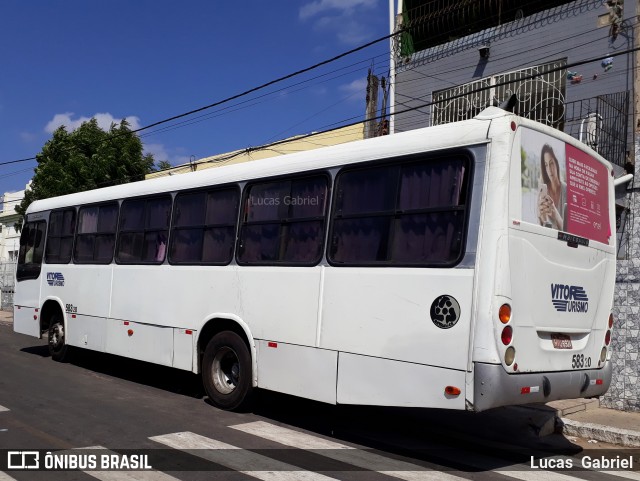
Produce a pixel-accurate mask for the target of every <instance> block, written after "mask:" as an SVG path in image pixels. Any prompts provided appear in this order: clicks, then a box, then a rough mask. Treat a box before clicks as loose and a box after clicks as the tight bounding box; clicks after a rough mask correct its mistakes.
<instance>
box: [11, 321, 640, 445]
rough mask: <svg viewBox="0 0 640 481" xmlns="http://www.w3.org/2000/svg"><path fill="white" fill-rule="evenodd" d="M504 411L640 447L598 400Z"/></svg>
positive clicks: (629, 425) (629, 415)
mask: <svg viewBox="0 0 640 481" xmlns="http://www.w3.org/2000/svg"><path fill="white" fill-rule="evenodd" d="M12 323H13V311H12V310H10V311H3V310H0V324H12ZM502 409H506V410H507V411H508V414H507V413H506V412H503V413H502V414H500V413H498V412H496V413H493V414H494V415H496V416H500V415H508V416H509V417H510V418H512V420H513V421H515V422H516V424H517V421H516V419H517V418H521V419H522V420H523V422H525V425H529V426H530V427H532V428H533V430H534V431H535V433H536V435H537V436H539V437H544V436H547V435H550V434H552V433H554V432H562V434H564V435H565V436H575V437H579V438H583V439H585V440H587V441H588V440H595V441H599V442H604V443H609V444H615V445H618V446H626V447H640V412H624V411H616V410H615V409H608V408H603V407H600V402H599V401H598V400H597V399H569V400H563V401H553V402H550V403H547V404H531V405H524V406H511V407H507V408H502Z"/></svg>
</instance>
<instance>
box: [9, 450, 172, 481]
mask: <svg viewBox="0 0 640 481" xmlns="http://www.w3.org/2000/svg"><path fill="white" fill-rule="evenodd" d="M78 449H79V450H95V451H97V450H100V451H104V453H105V454H116V453H114V452H113V451H110V450H108V449H107V448H105V447H103V446H90V447H86V448H78ZM84 473H86V474H88V475H89V476H92V477H94V478H97V479H99V480H100V481H180V480H179V479H178V478H174V477H173V476H170V475H168V474H165V473H163V472H162V471H149V470H148V471H124V470H123V471H84ZM0 481H3V480H2V478H1V477H0Z"/></svg>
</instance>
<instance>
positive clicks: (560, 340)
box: [551, 333, 573, 349]
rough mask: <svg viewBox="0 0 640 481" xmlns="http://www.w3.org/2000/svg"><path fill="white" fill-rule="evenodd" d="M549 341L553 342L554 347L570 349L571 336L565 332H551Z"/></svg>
mask: <svg viewBox="0 0 640 481" xmlns="http://www.w3.org/2000/svg"><path fill="white" fill-rule="evenodd" d="M551 342H553V348H554V349H572V348H573V346H572V345H571V338H570V337H569V336H567V335H566V334H560V333H553V334H551Z"/></svg>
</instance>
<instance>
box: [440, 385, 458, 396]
mask: <svg viewBox="0 0 640 481" xmlns="http://www.w3.org/2000/svg"><path fill="white" fill-rule="evenodd" d="M444 393H445V394H446V395H447V396H459V395H460V393H462V391H461V390H460V388H459V387H455V386H447V387H445V388H444Z"/></svg>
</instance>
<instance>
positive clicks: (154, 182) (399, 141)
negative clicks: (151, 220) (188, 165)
mask: <svg viewBox="0 0 640 481" xmlns="http://www.w3.org/2000/svg"><path fill="white" fill-rule="evenodd" d="M512 115H513V114H511V113H509V112H505V111H504V110H501V109H498V108H496V107H489V108H487V109H485V110H483V111H482V112H481V113H480V114H479V115H478V116H476V117H475V118H474V119H470V120H464V121H461V122H456V123H455V124H443V125H437V126H433V127H425V128H421V129H416V130H411V131H408V132H403V133H397V134H393V135H388V136H383V137H376V138H374V139H367V140H359V141H355V142H349V143H346V144H340V145H335V146H331V147H322V148H319V149H314V150H309V151H304V152H299V153H293V154H287V155H282V156H280V157H271V158H268V159H261V160H255V161H250V162H244V163H241V164H233V165H228V166H221V167H218V168H211V169H205V170H201V171H196V172H189V173H184V174H179V175H175V176H166V177H160V178H154V179H149V180H144V181H139V182H131V183H127V184H122V185H117V186H112V187H104V188H101V189H94V190H89V191H84V192H78V193H74V194H68V195H64V196H59V197H51V198H49V199H43V200H38V201H35V202H33V203H32V204H31V205H30V206H29V208H28V209H27V214H31V213H34V212H42V211H47V210H51V209H57V208H61V207H66V206H72V205H82V204H93V203H97V202H104V201H107V200H113V199H122V198H129V197H139V196H145V195H151V194H158V193H163V192H173V191H176V190H183V189H192V188H198V187H206V186H210V185H216V184H225V183H231V182H242V181H246V180H251V179H254V178H262V177H273V176H278V175H285V174H290V173H295V172H300V171H308V170H316V169H325V168H331V167H338V166H342V165H345V164H351V163H356V162H359V161H368V160H376V159H384V158H388V157H389V156H402V155H411V154H414V153H418V152H425V151H431V150H439V149H445V148H452V147H463V146H469V145H477V144H480V143H485V142H488V141H489V139H488V137H487V134H488V128H489V125H490V121H491V120H493V119H496V118H500V117H506V116H512ZM529 122H531V121H528V120H526V119H522V118H519V123H525V124H528V123H529ZM453 125H455V128H452V126H453ZM537 125H540V124H537ZM552 130H555V129H552ZM555 134H556V135H561V136H564V135H565V134H562V133H561V132H559V131H557V130H555ZM567 137H568V136H567Z"/></svg>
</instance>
